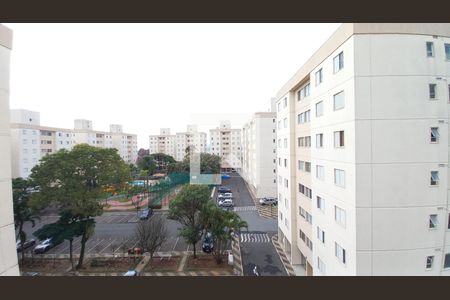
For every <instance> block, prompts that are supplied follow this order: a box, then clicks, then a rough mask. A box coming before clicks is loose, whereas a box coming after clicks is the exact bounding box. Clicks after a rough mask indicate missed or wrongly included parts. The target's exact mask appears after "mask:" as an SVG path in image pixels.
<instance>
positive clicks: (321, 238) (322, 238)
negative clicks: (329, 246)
mask: <svg viewBox="0 0 450 300" xmlns="http://www.w3.org/2000/svg"><path fill="white" fill-rule="evenodd" d="M317 239H318V240H319V241H321V242H322V244H325V231H323V229H321V228H320V227H319V226H317Z"/></svg>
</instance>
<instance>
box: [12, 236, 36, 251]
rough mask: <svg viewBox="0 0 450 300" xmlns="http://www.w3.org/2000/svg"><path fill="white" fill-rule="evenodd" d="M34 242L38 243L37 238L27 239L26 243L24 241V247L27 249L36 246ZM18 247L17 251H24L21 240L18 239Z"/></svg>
mask: <svg viewBox="0 0 450 300" xmlns="http://www.w3.org/2000/svg"><path fill="white" fill-rule="evenodd" d="M34 244H36V240H34V239H30V240H28V241H25V243H23V249H24V250H25V249H27V248H30V247H31V246H34ZM16 249H17V252H20V251H22V246H21V245H20V240H17V243H16Z"/></svg>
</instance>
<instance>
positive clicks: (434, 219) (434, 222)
mask: <svg viewBox="0 0 450 300" xmlns="http://www.w3.org/2000/svg"><path fill="white" fill-rule="evenodd" d="M438 225H439V220H438V215H437V214H431V215H430V218H429V223H428V227H429V228H430V229H436V228H437V227H438Z"/></svg>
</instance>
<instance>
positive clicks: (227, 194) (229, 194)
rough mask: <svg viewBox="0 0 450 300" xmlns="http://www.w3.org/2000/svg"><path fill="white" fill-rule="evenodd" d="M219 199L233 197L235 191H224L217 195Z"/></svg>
mask: <svg viewBox="0 0 450 300" xmlns="http://www.w3.org/2000/svg"><path fill="white" fill-rule="evenodd" d="M217 198H218V199H233V193H223V194H219V196H217Z"/></svg>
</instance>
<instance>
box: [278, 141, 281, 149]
mask: <svg viewBox="0 0 450 300" xmlns="http://www.w3.org/2000/svg"><path fill="white" fill-rule="evenodd" d="M278 148H281V139H279V140H278Z"/></svg>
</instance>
